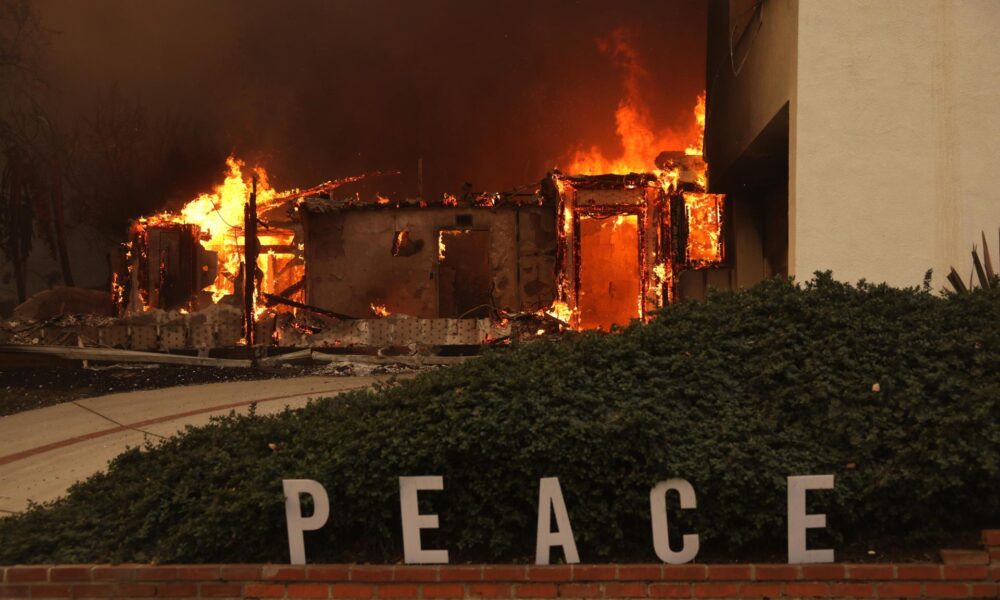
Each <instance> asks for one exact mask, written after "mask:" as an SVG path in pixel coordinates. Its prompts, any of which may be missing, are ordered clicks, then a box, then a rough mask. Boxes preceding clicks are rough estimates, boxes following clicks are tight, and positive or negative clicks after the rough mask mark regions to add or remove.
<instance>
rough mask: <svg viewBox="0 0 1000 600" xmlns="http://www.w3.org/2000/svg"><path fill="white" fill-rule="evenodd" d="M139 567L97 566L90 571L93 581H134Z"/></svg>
mask: <svg viewBox="0 0 1000 600" xmlns="http://www.w3.org/2000/svg"><path fill="white" fill-rule="evenodd" d="M140 570H141V567H139V566H137V565H118V566H111V565H97V566H95V567H94V568H93V569H91V571H90V578H91V579H92V580H94V581H135V580H136V578H138V576H139V571H140Z"/></svg>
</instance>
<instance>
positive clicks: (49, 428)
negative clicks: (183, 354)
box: [0, 377, 380, 513]
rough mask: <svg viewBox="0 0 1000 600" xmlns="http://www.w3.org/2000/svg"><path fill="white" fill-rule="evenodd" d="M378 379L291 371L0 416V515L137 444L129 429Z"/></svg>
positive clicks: (168, 429) (278, 403)
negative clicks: (281, 375)
mask: <svg viewBox="0 0 1000 600" xmlns="http://www.w3.org/2000/svg"><path fill="white" fill-rule="evenodd" d="M379 379H380V378H379V377H299V378H295V379H270V380H264V381H238V382H230V383H212V384H208V385H192V386H183V387H175V388H164V389H159V390H144V391H140V392H128V393H124V394H110V395H107V396H98V397H96V398H87V399H84V400H77V401H75V402H66V403H63V404H58V405H56V406H49V407H46V408H39V409H37V410H29V411H25V412H22V413H18V414H15V415H10V416H7V417H0V513H14V512H20V511H23V510H24V509H26V508H27V507H28V501H29V500H33V501H35V502H46V501H49V500H54V499H56V498H58V497H60V496H62V495H63V494H65V493H66V490H67V489H68V488H69V486H70V485H72V484H74V483H76V482H77V481H80V480H83V479H86V478H87V477H89V476H91V475H93V474H94V473H97V472H98V471H100V470H103V469H104V468H105V467H106V466H107V464H108V461H109V460H111V459H112V458H114V457H115V456H117V455H118V454H120V453H121V452H123V451H124V450H125V449H126V448H127V447H129V446H140V445H142V444H143V442H144V440H145V438H146V437H148V436H146V435H145V434H143V433H142V432H140V431H136V429H142V430H144V431H148V432H150V433H154V434H157V435H161V436H169V435H172V434H174V433H177V432H178V431H180V430H182V429H184V427H185V426H187V425H195V426H197V425H204V424H206V423H208V421H209V418H210V417H212V416H217V415H224V414H228V413H229V412H230V411H233V410H235V411H236V412H238V413H245V412H246V411H247V410H248V408H249V405H250V403H252V402H257V413H258V414H271V413H276V412H280V411H281V410H283V409H284V408H285V407H286V406H290V407H292V408H297V407H301V406H304V405H305V404H306V402H307V401H308V400H309V398H315V397H319V396H330V395H335V394H337V393H340V392H343V391H345V390H352V389H358V388H362V387H367V386H369V385H371V384H372V383H374V382H375V381H377V380H379ZM101 415H103V416H101ZM109 419H111V420H109ZM112 420H113V421H114V422H112ZM151 439H153V440H154V441H155V438H151Z"/></svg>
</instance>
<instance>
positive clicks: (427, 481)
mask: <svg viewBox="0 0 1000 600" xmlns="http://www.w3.org/2000/svg"><path fill="white" fill-rule="evenodd" d="M443 489H444V477H441V476H440V475H425V476H422V477H400V478H399V511H400V514H401V515H402V517H403V560H404V562H406V563H407V564H417V563H422V564H442V565H444V564H448V551H447V550H424V549H423V548H421V547H420V530H421V529H437V528H438V516H437V515H422V514H420V508H419V507H418V505H417V492H419V491H420V490H435V491H440V490H443Z"/></svg>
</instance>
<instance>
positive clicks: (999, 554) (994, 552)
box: [990, 547, 1000, 562]
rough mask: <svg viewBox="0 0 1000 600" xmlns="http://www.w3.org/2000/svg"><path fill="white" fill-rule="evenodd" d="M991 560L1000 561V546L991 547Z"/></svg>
mask: <svg viewBox="0 0 1000 600" xmlns="http://www.w3.org/2000/svg"><path fill="white" fill-rule="evenodd" d="M990 562H1000V547H997V548H993V547H991V548H990Z"/></svg>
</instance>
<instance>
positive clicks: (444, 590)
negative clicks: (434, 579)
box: [424, 583, 465, 598]
mask: <svg viewBox="0 0 1000 600" xmlns="http://www.w3.org/2000/svg"><path fill="white" fill-rule="evenodd" d="M463 596H465V586H464V585H462V584H461V583H428V584H425V585H424V598H461V597H463Z"/></svg>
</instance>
